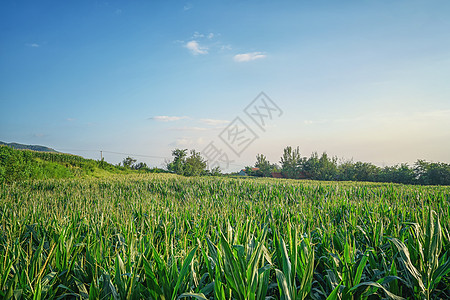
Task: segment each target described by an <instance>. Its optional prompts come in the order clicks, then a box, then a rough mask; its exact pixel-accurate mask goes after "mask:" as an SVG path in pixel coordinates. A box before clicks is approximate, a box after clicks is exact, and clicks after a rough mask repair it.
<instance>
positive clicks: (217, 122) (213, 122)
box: [200, 119, 230, 126]
mask: <svg viewBox="0 0 450 300" xmlns="http://www.w3.org/2000/svg"><path fill="white" fill-rule="evenodd" d="M200 122H202V123H204V124H207V125H211V126H218V125H224V124H228V123H230V121H228V120H217V119H200Z"/></svg>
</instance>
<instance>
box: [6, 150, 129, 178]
mask: <svg viewBox="0 0 450 300" xmlns="http://www.w3.org/2000/svg"><path fill="white" fill-rule="evenodd" d="M132 172H133V171H132V170H128V169H125V168H123V167H118V166H114V165H111V164H109V163H107V162H104V161H96V160H92V159H85V158H83V157H80V156H76V155H71V154H63V153H51V152H38V151H30V150H15V149H12V148H10V147H6V146H0V183H2V182H7V183H8V182H15V181H21V180H27V179H49V178H73V177H86V176H87V177H99V178H102V177H108V176H111V175H113V174H127V173H132Z"/></svg>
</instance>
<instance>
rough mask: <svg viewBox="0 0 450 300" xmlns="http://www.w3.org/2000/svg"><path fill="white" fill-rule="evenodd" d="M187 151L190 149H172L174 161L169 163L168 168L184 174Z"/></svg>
mask: <svg viewBox="0 0 450 300" xmlns="http://www.w3.org/2000/svg"><path fill="white" fill-rule="evenodd" d="M187 151H188V150H187V149H175V150H173V151H172V156H173V161H172V162H170V163H168V164H167V170H168V171H170V172H173V173H176V174H179V175H183V171H184V164H185V162H186V156H187Z"/></svg>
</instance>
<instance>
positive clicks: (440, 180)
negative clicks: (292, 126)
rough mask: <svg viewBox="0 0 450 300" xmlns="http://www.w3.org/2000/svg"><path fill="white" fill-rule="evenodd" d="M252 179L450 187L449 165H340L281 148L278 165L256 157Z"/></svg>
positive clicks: (333, 159)
mask: <svg viewBox="0 0 450 300" xmlns="http://www.w3.org/2000/svg"><path fill="white" fill-rule="evenodd" d="M254 168H257V170H254V171H253V170H252V169H253V168H251V167H246V173H247V174H248V175H253V176H261V177H271V176H272V173H273V172H281V174H282V175H283V177H285V178H292V179H302V178H307V179H314V180H351V181H372V182H393V183H403V184H422V185H450V164H447V163H441V162H428V161H425V160H417V161H416V162H415V163H414V164H413V165H412V166H410V165H408V164H406V163H402V164H397V165H394V166H386V167H378V166H376V165H374V164H372V163H367V162H360V161H357V162H354V161H353V160H347V161H343V162H339V160H338V158H337V157H336V156H332V157H330V156H329V155H328V154H327V153H326V152H323V153H322V155H319V154H318V153H317V152H314V153H312V154H311V156H310V157H302V156H301V155H300V149H299V147H296V148H293V147H291V146H288V147H286V148H284V150H283V155H282V156H281V158H280V165H277V164H272V163H270V162H269V161H268V160H267V158H266V157H265V156H264V155H263V154H258V155H257V156H256V163H255V165H254Z"/></svg>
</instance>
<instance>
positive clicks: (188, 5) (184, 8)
mask: <svg viewBox="0 0 450 300" xmlns="http://www.w3.org/2000/svg"><path fill="white" fill-rule="evenodd" d="M192 7H193V5H192V4H191V3H186V5H185V6H183V10H184V11H187V10H190V9H191V8H192Z"/></svg>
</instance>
